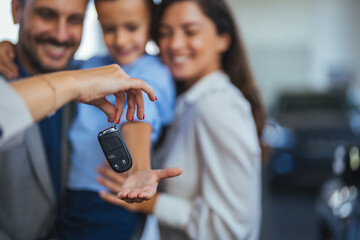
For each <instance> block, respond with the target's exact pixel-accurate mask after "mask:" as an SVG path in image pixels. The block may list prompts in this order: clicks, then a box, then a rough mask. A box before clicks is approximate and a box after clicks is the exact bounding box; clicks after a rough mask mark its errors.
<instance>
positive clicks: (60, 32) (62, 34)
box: [52, 19, 69, 43]
mask: <svg viewBox="0 0 360 240" xmlns="http://www.w3.org/2000/svg"><path fill="white" fill-rule="evenodd" d="M52 33H53V34H52V35H53V37H54V39H56V40H57V41H58V42H59V43H63V42H66V41H67V40H68V39H69V31H68V24H67V22H66V20H64V19H59V20H58V21H57V22H56V24H55V26H54V28H53V31H52Z"/></svg>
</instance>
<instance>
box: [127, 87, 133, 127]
mask: <svg viewBox="0 0 360 240" xmlns="http://www.w3.org/2000/svg"><path fill="white" fill-rule="evenodd" d="M127 105H128V109H127V112H126V119H127V120H128V121H130V122H132V121H133V120H134V114H135V97H134V96H133V95H132V94H127Z"/></svg>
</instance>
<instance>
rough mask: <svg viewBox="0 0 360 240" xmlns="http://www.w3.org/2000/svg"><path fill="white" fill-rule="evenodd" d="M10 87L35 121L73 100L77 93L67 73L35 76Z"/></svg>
mask: <svg viewBox="0 0 360 240" xmlns="http://www.w3.org/2000/svg"><path fill="white" fill-rule="evenodd" d="M11 85H12V87H13V88H14V89H15V90H16V91H17V92H18V93H19V95H20V96H21V97H22V98H23V99H24V101H25V102H26V104H27V106H28V108H29V110H30V112H31V114H32V116H33V118H34V120H35V121H39V120H40V119H42V118H44V117H45V116H46V115H47V114H48V113H50V112H52V111H55V110H57V109H59V108H60V107H62V106H63V105H64V104H65V103H67V102H69V101H71V100H72V99H75V97H76V92H77V91H78V90H77V89H76V87H77V85H76V82H75V81H73V77H72V76H71V74H69V72H58V73H53V74H46V75H37V76H34V77H31V78H27V79H22V80H19V81H15V82H13V83H12V84H11Z"/></svg>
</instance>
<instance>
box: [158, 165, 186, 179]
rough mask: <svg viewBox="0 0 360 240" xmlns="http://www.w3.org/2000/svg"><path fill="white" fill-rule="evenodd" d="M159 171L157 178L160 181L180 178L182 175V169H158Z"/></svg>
mask: <svg viewBox="0 0 360 240" xmlns="http://www.w3.org/2000/svg"><path fill="white" fill-rule="evenodd" d="M156 171H157V177H158V179H159V181H160V180H163V179H165V178H172V177H176V176H179V175H180V174H182V169H181V168H178V167H176V168H165V169H158V170H156Z"/></svg>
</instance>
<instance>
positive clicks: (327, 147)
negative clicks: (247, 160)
mask: <svg viewBox="0 0 360 240" xmlns="http://www.w3.org/2000/svg"><path fill="white" fill-rule="evenodd" d="M270 116H271V118H270V119H271V120H270V121H269V122H268V124H267V126H266V127H265V131H264V141H265V143H266V144H268V145H269V146H270V147H271V148H272V153H271V155H270V158H269V161H268V165H267V168H266V171H265V173H266V177H267V179H268V180H270V183H271V185H273V186H280V187H281V186H283V187H285V186H286V187H295V188H296V187H305V188H318V187H319V186H320V185H321V184H322V183H323V182H324V181H325V180H326V179H328V178H329V177H330V176H331V175H332V170H331V169H332V162H333V154H334V150H335V149H336V147H337V146H339V145H348V144H352V143H356V142H357V141H358V138H359V136H360V115H359V111H358V107H357V104H356V102H354V99H353V98H351V96H350V95H349V94H348V93H347V92H345V91H341V92H339V91H338V92H326V93H309V92H306V93H285V94H282V95H280V97H279V98H278V101H277V103H276V106H275V108H274V110H273V111H272V112H271V113H270Z"/></svg>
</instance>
